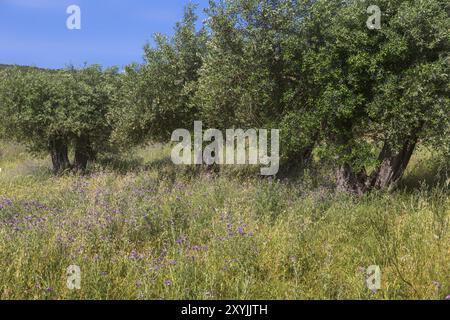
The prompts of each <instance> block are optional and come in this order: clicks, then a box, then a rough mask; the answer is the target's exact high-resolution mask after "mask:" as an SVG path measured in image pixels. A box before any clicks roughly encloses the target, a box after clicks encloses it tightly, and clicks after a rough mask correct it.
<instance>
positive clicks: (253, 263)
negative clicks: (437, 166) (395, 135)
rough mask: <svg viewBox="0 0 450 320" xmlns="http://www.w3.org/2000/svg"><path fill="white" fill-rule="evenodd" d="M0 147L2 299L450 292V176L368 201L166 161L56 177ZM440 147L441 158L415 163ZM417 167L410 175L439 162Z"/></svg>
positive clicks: (155, 154)
mask: <svg viewBox="0 0 450 320" xmlns="http://www.w3.org/2000/svg"><path fill="white" fill-rule="evenodd" d="M0 150H8V155H6V158H4V157H0V167H2V168H5V166H6V169H4V170H3V171H2V172H1V173H0V195H1V196H0V208H1V209H0V268H1V270H2V272H1V273H0V288H1V290H0V298H1V299H88V300H89V299H214V300H215V299H231V300H235V299H250V300H252V299H326V300H328V299H374V300H375V299H376V300H378V299H379V300H383V299H438V300H443V299H444V298H445V297H446V296H447V295H448V294H450V284H449V282H448V275H449V272H450V269H449V268H450V255H449V254H448V252H449V250H450V247H449V246H450V228H449V227H450V224H449V218H450V217H449V213H450V201H449V189H448V188H447V189H446V188H442V187H436V186H435V187H432V186H427V187H423V188H419V189H414V190H413V191H412V192H408V191H397V192H394V193H372V194H370V195H366V196H364V197H362V198H359V199H358V200H357V201H356V199H355V198H354V197H352V196H347V195H336V194H335V193H334V192H333V191H332V190H330V189H325V188H317V189H314V190H312V189H309V188H304V187H303V185H302V183H303V180H302V181H298V182H299V183H298V184H297V183H291V182H292V181H291V182H289V183H286V182H280V181H274V182H273V183H272V184H269V183H268V182H267V181H264V180H260V179H249V178H245V179H235V178H227V177H219V178H211V177H207V176H203V177H198V178H197V179H189V180H188V179H185V178H183V177H182V176H178V177H176V179H175V181H172V179H171V178H164V177H161V176H159V171H160V170H161V168H156V169H148V170H142V171H139V172H132V173H130V172H129V173H126V174H116V173H114V172H108V171H98V172H96V173H95V174H93V175H85V176H77V175H66V176H63V177H59V178H57V179H56V178H53V177H51V176H48V175H47V176H41V175H38V174H36V173H32V174H30V172H29V171H28V170H26V171H25V170H23V162H26V161H29V160H27V157H23V156H21V155H20V153H21V152H23V150H21V149H19V148H17V147H16V148H13V146H8V145H7V144H6V145H5V144H4V143H1V142H0ZM14 150H16V151H14ZM15 152H17V154H14V153H15ZM138 153H139V154H140V155H146V156H145V159H144V160H143V161H145V162H147V161H150V160H157V159H162V158H164V157H165V156H166V150H164V152H163V153H161V151H158V150H155V149H153V148H148V149H146V150H139V151H138ZM429 159H437V158H436V155H431V154H430V155H428V156H427V155H425V156H423V157H422V156H421V157H420V158H416V159H413V163H415V164H416V163H417V164H418V163H419V161H423V162H424V163H429ZM39 165H40V166H45V163H40V164H39ZM168 165H170V163H169V164H168ZM413 168H414V169H415V170H414V171H413V172H411V174H412V176H411V178H414V177H415V176H416V175H423V174H432V172H428V171H426V172H421V170H422V167H421V166H419V167H416V166H414V167H413ZM416 169H419V170H416ZM178 170H182V169H180V168H178ZM408 180H409V175H408ZM417 182H418V181H417ZM70 265H78V266H80V268H81V290H69V289H68V288H67V284H66V283H67V282H66V281H67V275H66V270H67V267H68V266H70ZM370 265H379V266H380V268H381V272H382V288H381V290H379V291H377V292H376V293H374V292H372V291H370V290H369V289H368V288H367V287H366V284H365V281H366V278H365V272H364V270H365V269H366V268H367V267H368V266H370Z"/></svg>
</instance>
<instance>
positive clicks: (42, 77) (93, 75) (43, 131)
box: [0, 66, 117, 158]
mask: <svg viewBox="0 0 450 320" xmlns="http://www.w3.org/2000/svg"><path fill="white" fill-rule="evenodd" d="M0 77H1V79H0V82H1V86H0V103H1V109H0V114H1V118H2V119H3V122H2V131H3V135H4V136H5V137H8V138H9V139H15V140H17V141H19V142H21V143H23V144H25V145H26V146H27V147H28V148H29V150H31V151H32V152H34V153H46V152H52V151H55V150H53V149H54V142H55V141H58V142H59V143H61V145H62V146H65V147H66V148H67V147H68V146H69V145H73V146H74V148H75V149H77V148H79V147H83V148H85V149H86V150H87V149H89V150H92V152H90V155H89V156H91V157H92V158H93V157H95V155H96V154H97V153H99V152H102V151H104V150H106V148H107V146H108V142H109V136H110V134H111V131H112V127H111V125H110V123H109V122H108V121H107V114H108V113H109V111H110V108H111V106H112V103H113V101H114V98H115V95H114V92H115V90H116V89H115V88H116V87H117V85H116V82H117V80H116V77H117V71H116V70H115V69H111V70H106V71H104V72H103V71H102V70H101V68H100V67H99V66H90V67H86V68H83V69H80V70H76V69H74V68H69V69H67V70H61V71H56V72H46V71H43V70H39V69H30V70H26V69H22V68H18V67H13V68H7V69H5V70H3V71H2V72H1V74H0ZM80 141H83V142H82V143H83V144H84V145H83V146H81V145H80ZM75 151H76V150H75Z"/></svg>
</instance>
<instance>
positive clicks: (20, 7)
mask: <svg viewBox="0 0 450 320" xmlns="http://www.w3.org/2000/svg"><path fill="white" fill-rule="evenodd" d="M193 2H194V3H197V4H198V5H199V8H198V14H199V15H200V16H201V18H203V17H204V16H203V14H202V12H203V9H204V8H205V7H207V4H208V0H195V1H193ZM187 3H188V0H162V1H160V0H0V64H19V65H33V66H38V67H45V68H62V67H64V66H66V65H68V64H74V65H76V66H81V65H83V64H84V63H85V62H86V63H88V64H93V63H98V64H101V65H103V66H112V65H117V66H120V67H122V66H124V65H126V64H129V63H131V62H140V61H142V54H143V50H142V48H143V45H144V44H145V42H146V41H151V39H152V34H153V33H155V32H162V33H165V34H172V33H173V27H174V25H175V23H176V22H177V21H179V20H180V18H181V17H182V15H183V7H184V6H185V5H186V4H187ZM70 5H78V6H79V7H80V8H81V30H68V29H67V27H66V20H67V18H68V17H69V14H67V13H66V10H67V7H68V6H70Z"/></svg>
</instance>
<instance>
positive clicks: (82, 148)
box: [74, 136, 92, 172]
mask: <svg viewBox="0 0 450 320" xmlns="http://www.w3.org/2000/svg"><path fill="white" fill-rule="evenodd" d="M91 158H92V149H91V145H90V142H89V139H88V138H87V137H85V136H82V137H79V138H77V139H76V141H75V158H74V170H75V171H79V172H84V171H86V168H87V165H88V162H89V160H92V159H91Z"/></svg>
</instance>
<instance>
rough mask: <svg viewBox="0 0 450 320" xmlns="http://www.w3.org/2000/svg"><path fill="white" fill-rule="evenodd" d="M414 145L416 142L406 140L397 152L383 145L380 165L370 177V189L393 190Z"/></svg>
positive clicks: (412, 151)
mask: <svg viewBox="0 0 450 320" xmlns="http://www.w3.org/2000/svg"><path fill="white" fill-rule="evenodd" d="M416 144H417V142H416V141H412V140H408V141H406V142H405V143H404V144H403V146H402V148H401V149H400V150H399V151H398V152H393V151H392V149H391V148H390V147H389V146H388V145H385V146H384V148H383V150H382V151H381V154H380V159H379V160H380V165H379V166H378V168H377V169H376V170H375V171H374V172H373V173H372V175H371V177H370V181H369V182H370V188H371V189H378V190H383V189H392V188H395V187H396V186H397V184H398V182H399V181H400V179H401V178H402V177H403V174H404V173H405V170H406V168H407V166H408V164H409V161H410V160H411V157H412V155H413V153H414V150H415V149H416Z"/></svg>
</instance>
